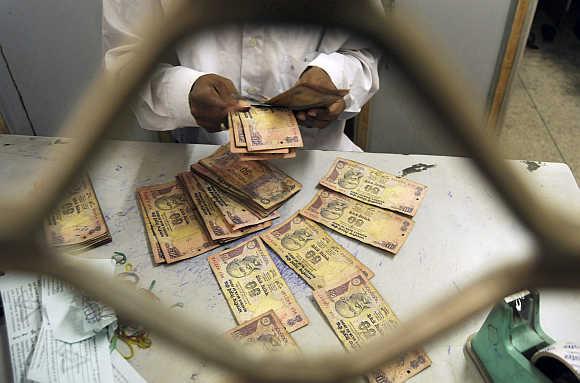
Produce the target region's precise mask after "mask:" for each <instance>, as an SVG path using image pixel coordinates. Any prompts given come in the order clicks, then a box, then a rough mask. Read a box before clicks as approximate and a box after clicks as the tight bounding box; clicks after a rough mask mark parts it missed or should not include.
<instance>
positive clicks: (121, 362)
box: [111, 350, 147, 383]
mask: <svg viewBox="0 0 580 383" xmlns="http://www.w3.org/2000/svg"><path fill="white" fill-rule="evenodd" d="M111 363H112V364H113V381H114V382H115V383H147V381H146V380H145V379H143V377H141V375H139V373H138V372H137V371H136V370H135V369H134V368H133V366H131V364H130V363H129V362H127V361H126V360H125V358H123V356H121V354H119V352H118V351H117V350H113V352H112V353H111Z"/></svg>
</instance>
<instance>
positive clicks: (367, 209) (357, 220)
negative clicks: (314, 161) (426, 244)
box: [300, 190, 414, 254]
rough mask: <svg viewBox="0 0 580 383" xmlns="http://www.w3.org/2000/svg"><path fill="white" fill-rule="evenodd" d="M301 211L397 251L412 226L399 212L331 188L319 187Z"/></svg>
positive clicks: (330, 226)
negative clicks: (364, 201)
mask: <svg viewBox="0 0 580 383" xmlns="http://www.w3.org/2000/svg"><path fill="white" fill-rule="evenodd" d="M300 214H302V215H303V216H305V217H306V218H310V219H311V220H313V221H316V222H318V223H321V224H323V225H325V226H327V227H329V228H331V229H332V230H335V231H337V232H339V233H341V234H344V235H346V236H349V237H351V238H354V239H357V240H359V241H361V242H364V243H368V244H369V245H372V246H375V247H378V248H379V249H383V250H386V251H388V252H391V253H393V254H396V253H397V252H398V251H399V249H400V248H401V246H402V245H403V243H405V240H406V239H407V237H408V236H409V233H410V232H411V229H412V228H413V225H414V223H413V221H412V220H411V219H409V218H405V217H403V216H401V215H399V214H395V213H392V212H390V211H385V210H382V209H380V208H378V207H374V206H370V205H367V204H365V203H362V202H359V201H356V200H354V199H352V198H349V197H346V196H344V195H342V194H339V193H336V192H334V191H331V190H320V191H318V193H316V195H315V196H314V198H313V199H312V201H310V203H309V204H308V205H307V206H306V207H305V208H304V209H302V210H300Z"/></svg>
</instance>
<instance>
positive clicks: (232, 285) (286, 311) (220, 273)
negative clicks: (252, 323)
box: [208, 237, 308, 332]
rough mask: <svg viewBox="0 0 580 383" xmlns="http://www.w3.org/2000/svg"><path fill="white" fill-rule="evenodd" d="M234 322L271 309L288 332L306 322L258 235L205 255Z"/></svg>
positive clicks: (304, 324)
mask: <svg viewBox="0 0 580 383" xmlns="http://www.w3.org/2000/svg"><path fill="white" fill-rule="evenodd" d="M208 262H209V264H210V266H211V269H212V271H213V273H214V275H215V277H216V279H217V281H218V284H219V286H220V288H221V289H222V292H223V294H224V297H225V298H226V300H227V302H228V305H229V306H230V309H231V310H232V313H233V315H234V317H235V318H236V321H237V322H238V323H242V322H245V321H247V320H250V319H252V318H254V317H256V316H258V315H261V314H263V313H265V312H267V311H269V310H274V312H275V313H276V315H277V316H278V318H280V321H281V322H282V324H283V325H284V327H285V328H286V330H287V331H288V332H292V331H294V330H298V329H299V328H301V327H304V326H306V325H307V324H308V318H307V317H306V315H305V314H304V311H303V310H302V308H301V307H300V306H299V305H298V302H297V301H296V298H294V296H293V295H292V293H291V292H290V289H289V288H288V285H287V284H286V281H284V279H283V278H282V276H281V275H280V272H279V271H278V269H277V268H276V265H275V264H274V262H273V261H272V258H271V257H270V254H268V250H266V247H265V245H264V243H263V242H262V240H261V239H260V238H259V237H254V238H253V239H251V240H249V241H246V242H243V243H241V244H239V245H237V246H236V247H233V248H231V249H228V250H225V251H223V252H221V253H218V254H214V255H211V256H209V257H208Z"/></svg>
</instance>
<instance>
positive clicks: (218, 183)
mask: <svg viewBox="0 0 580 383" xmlns="http://www.w3.org/2000/svg"><path fill="white" fill-rule="evenodd" d="M191 171H192V172H194V173H195V174H197V175H199V176H200V177H201V178H203V179H204V180H206V181H207V182H209V183H211V184H212V185H213V186H215V187H217V188H219V189H220V190H222V191H223V192H224V193H226V194H227V195H228V196H230V197H231V198H233V199H235V200H237V201H238V202H240V203H241V204H243V205H245V206H248V207H249V208H250V210H251V211H252V213H254V214H256V215H258V216H260V217H262V218H266V217H268V216H269V215H270V214H272V213H274V212H275V211H276V210H277V209H278V207H280V205H281V204H282V202H280V203H279V204H276V205H274V206H272V207H270V208H268V209H264V208H263V207H262V206H260V205H258V204H257V203H256V202H254V201H252V200H251V199H249V198H248V197H247V196H246V195H244V194H242V193H241V192H240V191H238V190H236V189H234V188H232V187H230V186H229V185H228V184H227V183H226V181H225V180H224V179H223V178H222V177H220V176H218V175H216V174H214V173H212V172H210V171H209V170H208V169H207V168H206V167H204V166H202V165H200V164H199V163H194V164H191Z"/></svg>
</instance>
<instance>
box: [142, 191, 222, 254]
mask: <svg viewBox="0 0 580 383" xmlns="http://www.w3.org/2000/svg"><path fill="white" fill-rule="evenodd" d="M137 193H138V194H139V198H140V199H141V202H142V203H143V209H144V210H145V212H146V216H147V219H148V220H149V222H150V224H151V226H152V229H153V233H154V234H155V237H156V238H157V240H158V242H159V245H160V247H161V250H162V251H163V256H164V259H165V261H166V262H167V263H173V262H177V261H180V260H182V259H187V258H191V257H195V256H197V255H199V254H203V253H205V252H207V251H209V250H211V249H215V248H216V247H218V244H217V243H215V242H214V241H212V240H211V238H210V237H209V236H208V234H207V233H206V231H205V228H204V227H203V226H202V224H201V223H200V222H199V220H198V218H197V217H196V214H195V211H194V208H193V206H192V205H191V202H190V201H189V198H188V197H187V195H186V192H185V190H184V189H183V188H182V187H181V186H180V185H179V183H177V182H176V181H173V182H169V183H166V184H161V185H152V186H145V187H142V188H139V189H137Z"/></svg>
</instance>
